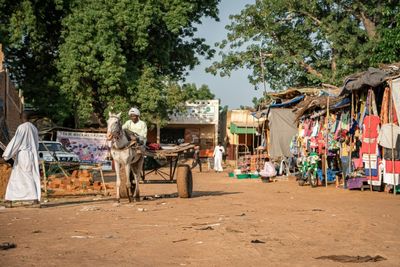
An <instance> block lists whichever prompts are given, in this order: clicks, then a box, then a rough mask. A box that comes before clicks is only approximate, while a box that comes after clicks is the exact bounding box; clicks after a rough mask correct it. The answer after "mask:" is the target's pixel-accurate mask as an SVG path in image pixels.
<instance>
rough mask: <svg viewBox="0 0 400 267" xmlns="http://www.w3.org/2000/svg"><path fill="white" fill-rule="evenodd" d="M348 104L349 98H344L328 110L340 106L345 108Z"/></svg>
mask: <svg viewBox="0 0 400 267" xmlns="http://www.w3.org/2000/svg"><path fill="white" fill-rule="evenodd" d="M348 104H350V98H344V99H342V101H340V102H337V103H336V104H335V105H333V106H331V107H330V109H335V108H340V107H342V106H346V105H348Z"/></svg>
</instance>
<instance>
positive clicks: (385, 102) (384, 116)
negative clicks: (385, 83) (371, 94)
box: [380, 87, 390, 124]
mask: <svg viewBox="0 0 400 267" xmlns="http://www.w3.org/2000/svg"><path fill="white" fill-rule="evenodd" d="M389 94H390V89H389V87H386V88H385V92H384V93H383V98H382V107H381V114H380V118H381V123H382V124H386V123H388V122H389Z"/></svg>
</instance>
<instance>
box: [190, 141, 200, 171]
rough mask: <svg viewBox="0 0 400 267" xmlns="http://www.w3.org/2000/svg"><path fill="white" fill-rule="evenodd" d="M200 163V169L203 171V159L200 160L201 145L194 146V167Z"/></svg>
mask: <svg viewBox="0 0 400 267" xmlns="http://www.w3.org/2000/svg"><path fill="white" fill-rule="evenodd" d="M197 165H199V169H200V172H201V160H200V147H199V146H195V147H194V154H193V162H192V169H193V168H195V167H196V166H197Z"/></svg>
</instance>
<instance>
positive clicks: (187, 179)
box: [176, 164, 193, 198]
mask: <svg viewBox="0 0 400 267" xmlns="http://www.w3.org/2000/svg"><path fill="white" fill-rule="evenodd" d="M176 185H177V187H178V195H179V197H180V198H190V197H191V196H192V191H193V177H192V171H191V170H190V166H189V165H187V164H185V165H180V166H178V170H177V172H176Z"/></svg>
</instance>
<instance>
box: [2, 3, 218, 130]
mask: <svg viewBox="0 0 400 267" xmlns="http://www.w3.org/2000/svg"><path fill="white" fill-rule="evenodd" d="M218 2H219V0H205V1H195V0H164V1H156V0H146V1H139V0H136V1H132V0H43V1H35V0H30V1H29V0H23V1H12V0H0V8H1V10H2V13H1V15H0V23H1V24H2V25H1V26H0V27H1V28H0V33H1V37H0V42H2V43H4V45H5V47H6V50H5V54H6V59H7V64H8V65H9V66H10V71H11V73H12V74H13V75H14V79H15V80H16V82H17V83H18V85H19V86H20V88H22V89H23V90H24V92H25V95H26V99H27V101H31V102H32V103H33V104H34V105H36V106H39V107H40V108H41V109H43V110H45V111H46V112H47V114H49V115H51V116H52V117H55V116H56V115H58V116H59V117H63V116H64V115H65V113H68V112H72V113H74V117H75V121H76V123H79V124H80V125H83V124H85V123H86V122H87V121H88V120H89V118H90V117H91V116H92V115H93V114H95V115H97V117H99V118H102V117H103V116H104V114H105V111H106V110H108V109H109V108H108V107H109V106H113V107H114V108H117V107H121V108H126V107H129V106H135V105H136V106H140V105H145V106H144V107H143V108H142V107H141V109H143V110H144V113H146V112H147V110H149V111H150V110H151V111H154V110H153V109H152V108H153V107H152V106H150V104H149V102H154V103H158V104H159V103H160V101H161V100H160V94H161V92H158V94H157V93H156V91H157V90H160V88H162V86H161V85H160V83H162V82H164V81H165V80H169V79H171V80H179V79H180V78H182V77H183V76H184V75H185V74H186V72H187V70H188V69H191V68H193V67H194V66H195V65H196V64H198V62H199V61H198V58H197V56H198V55H201V56H205V57H206V58H209V57H211V56H212V55H213V52H214V51H213V49H210V47H209V46H207V45H206V44H205V42H204V39H201V38H195V37H194V33H195V31H196V27H195V26H194V23H200V19H201V18H202V17H203V16H209V17H212V18H215V19H217V13H218V9H217V5H218ZM3 10H4V12H3ZM146 79H149V80H146ZM30 85H34V86H32V87H29V86H30ZM150 85H151V86H155V87H154V88H150V87H149V86H150ZM145 88H147V89H145ZM150 89H151V90H150ZM147 90H150V91H147ZM58 100H63V101H64V106H65V107H64V108H60V107H61V106H60V105H59V102H57V101H58ZM146 105H147V106H146ZM51 107H53V109H51ZM164 108H165V107H164V106H163V105H157V110H156V112H159V113H160V114H162V113H163V111H164V110H165V109H164ZM152 114H154V113H152ZM144 115H145V114H144ZM149 116H150V115H149ZM160 116H161V117H163V115H160Z"/></svg>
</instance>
